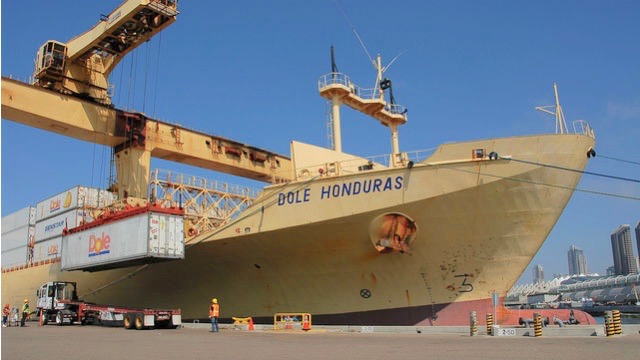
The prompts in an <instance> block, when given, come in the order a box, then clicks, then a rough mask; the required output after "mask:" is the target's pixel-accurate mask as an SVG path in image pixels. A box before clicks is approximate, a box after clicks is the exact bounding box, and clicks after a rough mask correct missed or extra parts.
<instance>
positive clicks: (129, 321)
mask: <svg viewBox="0 0 640 360" xmlns="http://www.w3.org/2000/svg"><path fill="white" fill-rule="evenodd" d="M135 318H136V314H134V313H126V314H124V328H125V329H128V330H131V329H133V328H134V327H135V325H134V324H135Z"/></svg>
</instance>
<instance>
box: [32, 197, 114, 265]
mask: <svg viewBox="0 0 640 360" xmlns="http://www.w3.org/2000/svg"><path fill="white" fill-rule="evenodd" d="M114 200H115V196H114V195H113V194H112V193H110V192H108V191H106V190H99V189H95V188H88V187H84V186H76V187H73V188H71V189H69V190H67V191H65V192H62V193H60V194H58V195H55V196H53V197H51V198H49V199H46V200H44V201H41V202H39V203H38V205H37V206H36V212H37V213H36V227H35V239H36V241H35V246H34V249H33V261H34V263H39V262H43V261H47V260H54V259H59V258H60V257H61V251H62V232H63V230H64V229H65V228H67V229H72V228H74V227H76V226H79V225H82V224H84V223H87V222H91V221H93V217H92V216H91V211H89V210H90V209H95V208H104V207H106V206H108V205H111V204H112V203H113V201H114Z"/></svg>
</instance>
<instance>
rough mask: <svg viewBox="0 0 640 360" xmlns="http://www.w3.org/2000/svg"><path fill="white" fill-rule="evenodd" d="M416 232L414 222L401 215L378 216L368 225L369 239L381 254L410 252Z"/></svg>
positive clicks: (416, 228) (387, 214)
mask: <svg viewBox="0 0 640 360" xmlns="http://www.w3.org/2000/svg"><path fill="white" fill-rule="evenodd" d="M417 232H418V227H417V226H416V223H415V221H413V219H411V218H410V217H409V216H407V215H405V214H401V213H386V214H382V215H378V216H376V217H375V218H374V219H373V220H372V221H371V223H370V224H369V238H370V239H371V242H372V243H373V247H374V248H375V249H376V250H377V251H378V252H380V253H382V254H387V253H392V252H399V253H405V252H410V250H411V243H412V242H413V239H414V238H415V236H416V233H417Z"/></svg>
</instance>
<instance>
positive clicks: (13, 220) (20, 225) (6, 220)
mask: <svg viewBox="0 0 640 360" xmlns="http://www.w3.org/2000/svg"><path fill="white" fill-rule="evenodd" d="M35 224H36V208H34V207H27V208H24V209H21V210H18V211H16V212H14V213H12V214H9V215H7V216H5V217H3V218H2V237H1V240H0V243H1V244H2V269H3V270H5V269H11V268H17V267H21V266H25V265H26V264H27V263H28V261H29V258H30V255H31V254H32V253H31V251H30V249H31V248H30V246H29V245H33V242H34V240H35Z"/></svg>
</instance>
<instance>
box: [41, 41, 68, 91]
mask: <svg viewBox="0 0 640 360" xmlns="http://www.w3.org/2000/svg"><path fill="white" fill-rule="evenodd" d="M66 58H67V46H66V45H65V44H63V43H61V42H58V41H55V40H49V41H47V42H45V43H44V44H43V45H42V46H41V47H40V49H39V50H38V54H37V55H36V67H35V72H34V74H33V76H34V78H35V79H36V82H37V83H38V84H39V85H41V86H44V87H51V86H52V85H53V84H56V83H59V82H60V81H61V80H62V77H63V75H64V66H65V60H66Z"/></svg>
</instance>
